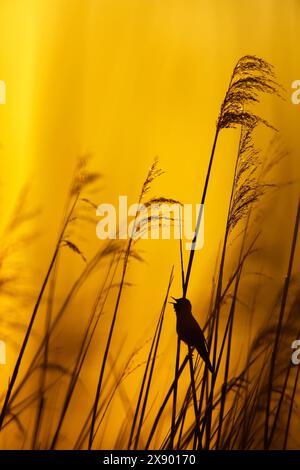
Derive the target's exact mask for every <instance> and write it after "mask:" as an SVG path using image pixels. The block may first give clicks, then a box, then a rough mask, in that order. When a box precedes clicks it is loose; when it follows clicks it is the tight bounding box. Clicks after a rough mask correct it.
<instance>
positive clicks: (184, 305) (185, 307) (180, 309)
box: [170, 297, 192, 313]
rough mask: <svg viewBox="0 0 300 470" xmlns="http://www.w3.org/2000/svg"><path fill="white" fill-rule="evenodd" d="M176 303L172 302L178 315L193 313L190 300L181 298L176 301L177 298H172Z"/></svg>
mask: <svg viewBox="0 0 300 470" xmlns="http://www.w3.org/2000/svg"><path fill="white" fill-rule="evenodd" d="M172 299H173V300H175V302H170V303H171V304H173V306H174V310H175V312H176V313H185V312H191V311H192V305H191V302H190V301H189V299H185V298H184V297H181V298H180V299H175V297H172Z"/></svg>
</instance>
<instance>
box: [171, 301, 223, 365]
mask: <svg viewBox="0 0 300 470" xmlns="http://www.w3.org/2000/svg"><path fill="white" fill-rule="evenodd" d="M172 299H174V300H175V302H171V303H172V304H173V305H174V310H175V312H176V317H177V325H176V331H177V334H178V336H179V339H180V340H182V341H184V342H185V343H186V344H187V345H188V346H191V347H194V348H196V349H197V351H198V353H199V354H200V356H201V357H202V359H203V361H204V362H205V364H206V365H207V367H208V369H209V370H210V372H211V373H213V372H214V369H213V366H212V365H211V363H210V360H209V355H208V349H207V344H206V340H205V337H204V334H203V331H202V330H201V328H200V326H199V325H198V323H197V321H196V320H195V318H194V317H193V314H192V305H191V302H190V301H189V300H188V299H184V298H181V299H175V298H174V297H172Z"/></svg>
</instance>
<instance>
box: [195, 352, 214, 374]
mask: <svg viewBox="0 0 300 470" xmlns="http://www.w3.org/2000/svg"><path fill="white" fill-rule="evenodd" d="M197 351H198V353H199V354H200V356H201V357H202V359H203V361H204V362H205V364H206V366H207V368H208V370H209V371H210V372H211V373H212V374H214V373H215V369H214V368H213V366H212V364H211V362H210V359H209V355H208V351H205V353H204V351H199V349H197Z"/></svg>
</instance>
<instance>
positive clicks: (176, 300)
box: [169, 296, 178, 305]
mask: <svg viewBox="0 0 300 470" xmlns="http://www.w3.org/2000/svg"><path fill="white" fill-rule="evenodd" d="M171 299H173V300H175V302H169V304H172V305H176V304H177V302H178V299H175V297H172V296H171Z"/></svg>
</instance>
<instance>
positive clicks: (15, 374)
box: [0, 193, 79, 431]
mask: <svg viewBox="0 0 300 470" xmlns="http://www.w3.org/2000/svg"><path fill="white" fill-rule="evenodd" d="M78 197H79V193H78V194H77V195H76V197H75V200H74V202H73V205H72V207H71V209H70V212H69V215H68V216H67V218H66V221H65V223H64V226H63V228H62V231H61V233H60V236H59V238H58V241H57V244H56V247H55V250H54V253H53V256H52V259H51V262H50V265H49V268H48V271H47V273H46V276H45V278H44V281H43V284H42V287H41V290H40V292H39V295H38V297H37V301H36V303H35V306H34V309H33V312H32V315H31V318H30V322H29V325H28V327H27V331H26V334H25V337H24V340H23V343H22V346H21V349H20V352H19V355H18V358H17V361H16V363H15V367H14V370H13V373H12V377H11V380H10V382H9V385H8V389H7V393H6V396H5V400H4V404H3V407H2V411H1V414H0V431H1V429H2V426H3V422H4V418H5V416H6V413H7V410H8V405H9V400H10V396H11V394H12V391H13V388H14V385H15V382H16V380H17V377H18V373H19V368H20V366H21V363H22V359H23V356H24V353H25V350H26V346H27V343H28V341H29V338H30V334H31V330H32V327H33V324H34V321H35V318H36V315H37V312H38V309H39V306H40V303H41V301H42V298H43V295H44V292H45V289H46V286H47V284H48V280H49V277H50V274H51V272H52V269H53V267H54V264H55V261H56V258H57V255H58V253H59V250H60V245H61V241H62V240H63V237H64V234H65V230H66V228H67V226H68V223H69V220H70V218H71V216H72V214H73V211H74V208H75V206H76V204H77V201H78Z"/></svg>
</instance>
